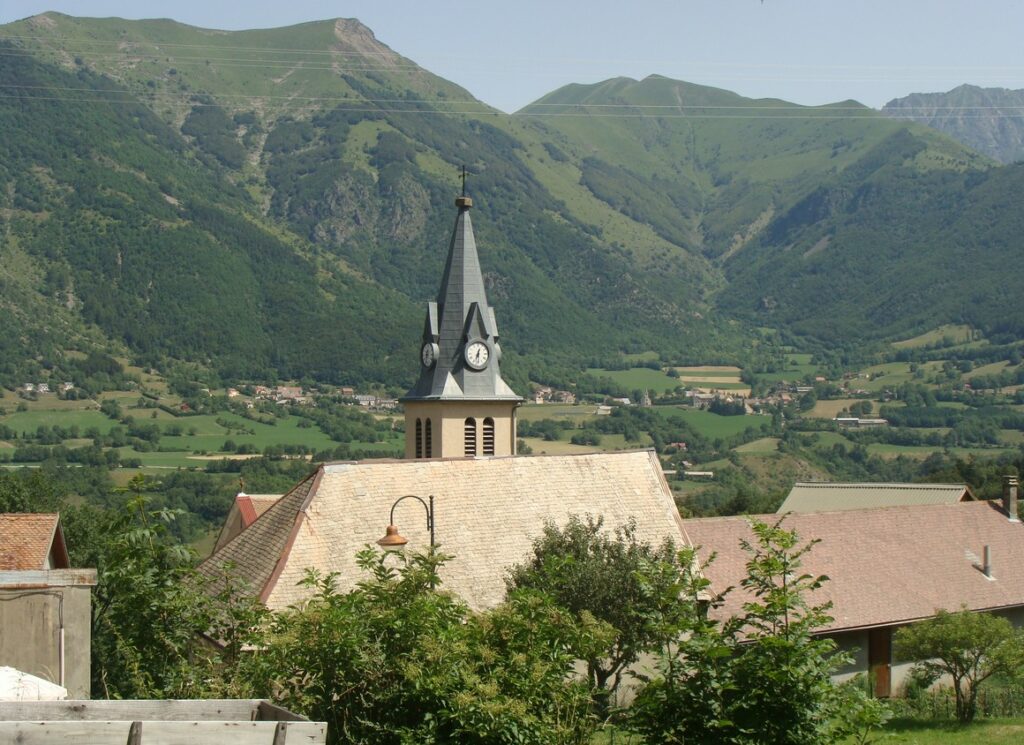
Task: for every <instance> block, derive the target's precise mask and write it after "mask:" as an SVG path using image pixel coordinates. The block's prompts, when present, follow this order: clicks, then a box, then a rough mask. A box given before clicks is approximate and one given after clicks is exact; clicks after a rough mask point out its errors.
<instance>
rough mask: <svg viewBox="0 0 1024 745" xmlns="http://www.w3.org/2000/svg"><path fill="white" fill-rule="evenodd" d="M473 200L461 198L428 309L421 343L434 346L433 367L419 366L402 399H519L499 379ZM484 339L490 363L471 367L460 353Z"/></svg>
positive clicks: (491, 311) (494, 328)
mask: <svg viewBox="0 0 1024 745" xmlns="http://www.w3.org/2000/svg"><path fill="white" fill-rule="evenodd" d="M472 204H473V203H472V200H470V199H469V198H468V197H465V196H463V197H460V198H458V199H457V200H456V205H457V206H458V208H459V212H458V215H457V216H456V218H455V228H454V230H453V231H452V238H451V243H450V244H449V248H448V259H447V261H446V262H445V267H444V276H443V277H442V279H441V289H440V291H439V292H438V294H437V300H436V301H435V302H431V303H428V304H427V315H426V320H425V322H424V326H423V343H425V344H429V343H435V344H437V347H438V355H437V360H436V362H435V363H434V364H433V365H432V366H431V367H422V368H421V370H420V377H419V380H417V381H416V384H415V385H414V386H413V387H412V389H410V390H409V392H408V393H406V394H405V396H404V397H403V398H402V400H403V401H410V400H441V401H443V400H458V399H466V400H473V401H487V400H522V399H521V398H520V397H519V396H518V395H516V393H515V392H514V391H513V390H512V389H511V388H509V386H508V384H506V383H505V381H504V380H503V379H502V377H501V370H500V365H499V362H498V357H499V356H500V350H499V348H498V324H497V322H496V321H495V318H494V309H493V308H491V306H490V305H488V303H487V293H486V291H485V287H484V278H483V273H482V272H481V270H480V258H479V256H478V254H477V250H476V238H475V236H474V234H473V221H472V219H471V218H470V216H469V210H470V207H471V206H472ZM473 339H480V340H483V341H484V342H485V343H486V344H487V345H488V349H489V351H490V359H489V360H488V363H487V366H486V367H484V368H483V369H482V370H474V369H472V368H470V367H469V366H468V365H467V364H466V362H465V360H464V358H463V350H464V347H465V345H466V343H467V341H471V340H473Z"/></svg>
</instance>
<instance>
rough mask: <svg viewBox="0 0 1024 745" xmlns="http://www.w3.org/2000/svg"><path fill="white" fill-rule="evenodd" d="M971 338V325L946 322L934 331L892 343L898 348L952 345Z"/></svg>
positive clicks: (962, 342)
mask: <svg viewBox="0 0 1024 745" xmlns="http://www.w3.org/2000/svg"><path fill="white" fill-rule="evenodd" d="M970 340H971V327H970V326H966V325H963V324H946V325H945V326H939V327H938V328H937V329H933V330H932V331H928V332H926V333H924V334H921V335H919V336H915V337H913V338H911V339H904V340H902V341H894V342H893V343H892V345H893V346H894V347H896V348H897V349H915V348H918V347H928V346H937V345H945V346H952V345H953V344H964V343H966V342H969V341H970Z"/></svg>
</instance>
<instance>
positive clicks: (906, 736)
mask: <svg viewBox="0 0 1024 745" xmlns="http://www.w3.org/2000/svg"><path fill="white" fill-rule="evenodd" d="M857 742H859V740H857V739H856V738H850V739H848V740H844V741H843V745H854V743H857ZM871 742H878V743H886V745H890V744H892V745H1018V743H1021V742H1024V718H1012V719H1009V718H1008V719H995V718H993V719H976V720H975V721H974V722H972V723H971V724H967V725H962V724H958V723H956V722H952V721H949V722H946V721H934V720H923V719H893V720H890V721H889V722H887V723H886V725H885V726H884V727H883V728H882V729H881V730H878V731H876V732H875V739H872V740H871ZM591 745H647V743H646V742H645V741H644V739H643V738H642V737H638V736H637V735H632V734H629V733H627V732H624V731H622V730H619V729H618V728H615V727H608V728H606V729H604V730H602V731H601V732H598V733H597V734H596V735H594V738H593V739H592V740H591Z"/></svg>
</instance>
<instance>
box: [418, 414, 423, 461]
mask: <svg viewBox="0 0 1024 745" xmlns="http://www.w3.org/2000/svg"><path fill="white" fill-rule="evenodd" d="M416 457H417V458H422V457H423V420H422V419H419V418H417V419H416Z"/></svg>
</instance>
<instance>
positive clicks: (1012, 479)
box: [1003, 476, 1020, 523]
mask: <svg viewBox="0 0 1024 745" xmlns="http://www.w3.org/2000/svg"><path fill="white" fill-rule="evenodd" d="M1017 489H1018V486H1017V477H1016V476H1003V511H1004V512H1005V513H1006V516H1007V517H1009V518H1010V522H1012V523H1018V522H1020V518H1019V517H1017Z"/></svg>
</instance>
